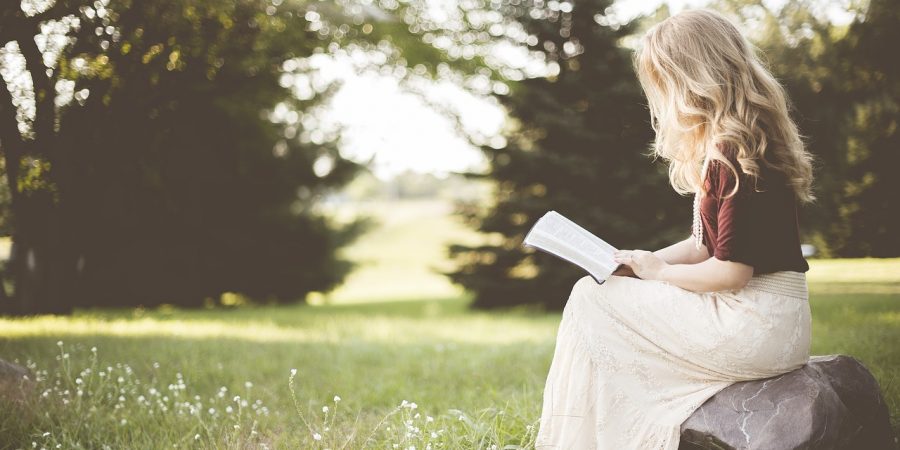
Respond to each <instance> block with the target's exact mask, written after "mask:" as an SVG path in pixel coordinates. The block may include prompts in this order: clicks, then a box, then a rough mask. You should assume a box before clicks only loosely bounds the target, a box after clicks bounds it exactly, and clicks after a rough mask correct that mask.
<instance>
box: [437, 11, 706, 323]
mask: <svg viewBox="0 0 900 450" xmlns="http://www.w3.org/2000/svg"><path fill="white" fill-rule="evenodd" d="M611 3H612V2H610V1H608V0H592V1H579V2H576V3H574V4H572V3H556V2H550V3H547V5H548V6H546V7H545V6H543V5H544V3H543V2H535V3H534V4H532V5H531V7H530V8H523V9H520V11H521V12H522V15H521V16H520V17H517V18H516V20H518V21H519V22H520V23H521V24H522V26H523V27H524V29H525V30H526V31H527V32H528V33H529V34H531V35H534V36H536V37H537V39H536V40H534V39H532V42H530V43H529V44H533V45H529V47H530V49H531V50H534V51H541V52H543V53H544V54H545V55H546V57H547V60H548V61H550V62H551V64H554V63H555V64H558V67H559V70H558V73H557V74H555V75H552V76H547V77H541V78H530V79H525V80H523V81H520V82H517V83H513V85H512V87H511V91H510V93H509V95H506V96H502V97H500V100H501V102H502V103H503V105H504V106H505V107H506V108H507V110H508V113H509V116H510V118H511V123H510V125H511V126H510V127H509V130H508V131H506V132H505V138H506V140H507V145H506V146H505V147H503V148H500V149H495V148H492V147H490V146H484V147H483V150H484V152H485V153H486V155H487V157H488V159H489V161H490V169H489V171H488V173H486V174H484V175H483V177H486V178H489V179H491V180H493V181H494V182H495V183H496V191H495V194H494V195H495V198H494V199H493V200H494V201H493V204H492V205H490V206H484V205H481V206H480V205H475V204H459V205H458V210H459V212H460V214H461V215H462V216H463V217H464V218H465V220H467V222H468V223H470V224H471V225H472V226H474V227H476V228H477V229H478V230H479V231H481V232H483V233H486V234H487V235H488V236H489V237H490V239H489V240H488V242H487V243H486V244H484V245H480V246H466V245H458V244H457V245H451V246H450V247H449V249H448V250H449V253H450V255H451V256H452V257H454V258H455V260H456V261H457V263H458V264H459V269H458V270H456V271H455V272H452V273H447V274H446V275H448V276H449V277H450V278H451V280H453V281H454V282H456V283H459V284H461V285H463V286H464V287H466V288H467V289H469V290H470V291H472V292H474V294H475V299H474V302H473V304H472V306H473V307H475V308H491V307H499V306H510V305H514V304H542V305H544V307H545V308H547V309H560V308H561V307H562V306H564V304H565V302H566V299H567V297H568V293H569V291H570V290H571V286H572V284H573V283H574V282H575V281H576V280H577V279H578V278H579V277H581V276H584V275H585V273H584V271H583V270H582V269H580V268H578V267H576V266H574V265H572V264H569V263H566V262H565V261H562V260H559V259H557V258H555V257H553V256H551V255H548V254H544V253H538V252H535V251H534V250H531V249H525V248H523V247H522V245H521V243H522V239H523V238H524V236H525V234H526V233H527V231H528V230H529V229H530V227H531V226H532V224H533V223H534V222H535V221H536V220H537V219H538V218H539V217H540V216H542V215H543V214H544V213H546V212H547V211H548V210H556V211H558V212H560V213H561V214H563V215H565V216H567V217H569V218H570V219H572V220H573V221H575V222H577V223H579V224H580V225H582V226H583V227H585V228H587V229H588V230H591V231H592V232H594V233H595V234H597V235H598V236H600V237H602V238H603V239H604V240H606V241H607V242H609V243H610V244H612V245H614V246H616V247H617V248H623V249H628V248H642V249H648V250H655V249H656V248H660V247H663V246H665V245H668V244H670V243H672V242H674V241H675V240H678V239H683V238H685V237H687V236H688V234H689V233H690V218H689V217H690V201H689V200H688V199H686V198H681V197H679V196H678V195H677V194H675V192H674V191H673V190H672V189H671V188H670V187H669V186H668V181H667V177H666V168H665V165H664V163H663V162H662V161H656V162H654V161H653V160H652V158H650V157H649V155H650V150H649V148H650V147H649V144H650V141H651V140H652V137H653V131H652V129H651V127H650V123H649V112H648V110H647V107H646V100H645V98H644V96H643V93H642V91H641V89H640V85H639V84H638V81H637V77H636V76H635V74H634V70H633V66H632V59H631V57H632V56H631V50H630V49H628V48H625V47H623V46H622V45H621V40H622V39H623V38H625V37H627V36H629V35H631V34H633V33H634V30H635V27H636V26H637V24H636V23H634V22H632V23H630V24H625V25H621V24H616V23H614V22H613V21H611V20H610V17H608V16H605V15H604V11H605V10H606V9H607V8H608V7H609V6H610V4H611ZM611 22H613V23H611ZM469 176H470V177H478V175H475V174H469Z"/></svg>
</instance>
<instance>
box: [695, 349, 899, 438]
mask: <svg viewBox="0 0 900 450" xmlns="http://www.w3.org/2000/svg"><path fill="white" fill-rule="evenodd" d="M893 448H895V444H894V438H893V436H892V431H891V424H890V415H889V413H888V408H887V405H886V404H885V402H884V398H883V397H882V395H881V389H880V388H879V386H878V382H877V381H875V378H874V377H873V376H872V374H871V373H870V372H869V371H868V369H866V367H865V366H863V365H862V363H860V362H859V361H858V360H856V359H855V358H853V357H850V356H845V355H826V356H813V357H812V358H810V361H809V363H807V364H806V365H805V366H803V367H801V368H799V369H797V370H794V371H792V372H788V373H786V374H782V375H779V376H777V377H772V378H766V379H763V380H753V381H744V382H740V383H735V384H733V385H731V386H729V387H727V388H725V389H723V390H722V391H720V392H719V393H718V394H716V395H714V396H713V397H711V398H710V399H709V400H707V401H706V402H705V403H704V404H703V405H702V406H701V407H700V408H698V409H697V410H696V411H695V412H694V414H693V415H691V417H689V418H688V419H687V420H686V421H684V423H683V424H682V425H681V445H680V446H679V450H700V449H716V450H732V449H734V450H736V449H742V450H743V449H748V450H749V449H766V450H780V449H836V450H837V449H847V450H851V449H852V450H856V449H870V450H879V449H893Z"/></svg>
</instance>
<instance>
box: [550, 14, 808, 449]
mask: <svg viewBox="0 0 900 450" xmlns="http://www.w3.org/2000/svg"><path fill="white" fill-rule="evenodd" d="M634 60H635V67H636V71H637V73H638V77H639V79H640V83H641V85H642V87H643V89H644V92H645V94H646V95H647V100H648V104H649V109H650V118H651V124H652V126H653V129H654V130H655V131H656V139H655V141H654V143H653V148H654V152H655V154H656V155H658V156H661V157H663V158H664V159H665V160H666V161H668V163H669V175H670V182H671V184H672V186H673V188H674V189H675V190H676V191H677V192H679V193H682V194H687V193H694V196H695V202H694V212H695V216H694V224H693V227H692V232H691V236H690V237H689V238H687V239H685V240H683V241H681V242H678V243H675V244H673V245H670V246H669V247H666V248H663V249H661V250H657V251H655V252H649V251H643V250H622V251H619V252H618V253H617V254H616V259H617V261H618V262H619V263H621V264H622V266H621V268H620V270H618V271H617V272H616V273H615V274H614V275H613V276H611V277H610V278H609V279H608V280H607V281H606V282H605V283H603V284H598V283H597V282H596V281H594V279H593V278H591V277H590V276H585V277H583V278H581V279H580V280H578V282H577V283H575V285H574V287H573V289H572V292H571V295H570V297H569V299H568V303H567V304H566V307H565V309H564V311H563V316H562V321H561V322H560V326H559V330H558V335H557V342H556V349H555V352H554V356H553V361H552V363H551V365H550V370H549V374H548V376H547V381H546V385H545V388H544V394H543V410H542V414H541V419H540V428H539V431H538V434H537V438H536V448H537V449H548V448H554V449H595V448H599V449H626V450H627V449H672V450H675V449H677V448H678V444H679V438H680V427H681V424H682V423H683V422H684V421H685V420H686V419H687V418H688V417H689V416H690V415H691V414H692V413H693V412H694V411H695V410H696V409H697V408H699V407H700V405H702V404H703V402H705V401H706V400H707V399H709V398H710V397H711V396H713V395H714V394H716V393H717V392H719V391H720V390H722V389H724V388H725V387H727V386H729V385H731V384H733V383H735V382H738V381H743V380H753V379H760V378H768V377H772V376H776V375H779V374H782V373H785V372H789V371H791V370H794V369H797V368H799V367H801V366H803V365H804V364H805V363H806V362H807V361H808V359H809V346H810V334H811V333H810V331H811V330H810V328H811V322H810V310H809V303H808V294H807V284H806V274H805V272H806V271H807V270H809V266H808V265H807V262H806V260H805V259H804V258H803V255H802V254H801V250H800V239H799V229H798V222H797V204H798V203H799V202H809V201H812V200H813V196H812V194H811V190H810V185H811V182H812V169H811V158H810V155H809V153H807V151H806V150H805V149H804V145H803V143H802V141H801V139H800V137H799V135H798V131H797V127H796V126H795V124H794V123H793V122H792V121H791V119H790V117H789V115H788V109H787V105H786V98H785V94H784V91H783V88H782V87H781V86H780V85H779V84H778V82H777V81H776V80H775V79H774V78H773V77H772V75H771V74H770V73H769V72H768V71H767V70H766V69H765V68H764V67H763V66H762V65H761V64H760V62H759V60H758V59H757V56H756V55H755V53H754V49H753V47H752V46H751V45H750V44H749V43H748V42H747V40H746V39H745V38H744V37H743V36H742V35H741V34H740V32H739V31H738V30H737V28H736V27H735V26H734V25H733V24H732V23H731V22H730V21H728V20H727V19H726V18H725V17H723V16H722V15H720V14H718V13H715V12H712V11H707V10H689V11H685V12H682V13H679V14H677V15H675V16H673V17H670V18H669V19H667V20H665V21H663V22H661V23H659V24H657V25H656V26H654V27H653V28H651V29H650V30H649V31H648V32H647V33H646V35H645V36H644V37H643V39H642V40H641V45H640V46H639V49H638V50H637V51H636V53H635V59H634Z"/></svg>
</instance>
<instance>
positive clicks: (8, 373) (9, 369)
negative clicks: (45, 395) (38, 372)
mask: <svg viewBox="0 0 900 450" xmlns="http://www.w3.org/2000/svg"><path fill="white" fill-rule="evenodd" d="M33 388H34V377H33V376H32V375H31V372H29V371H28V369H26V368H24V367H22V366H20V365H18V364H13V363H11V362H7V361H4V360H3V359H0V398H4V399H7V400H12V401H14V402H20V401H22V400H23V399H24V397H25V392H27V391H28V390H31V389H33Z"/></svg>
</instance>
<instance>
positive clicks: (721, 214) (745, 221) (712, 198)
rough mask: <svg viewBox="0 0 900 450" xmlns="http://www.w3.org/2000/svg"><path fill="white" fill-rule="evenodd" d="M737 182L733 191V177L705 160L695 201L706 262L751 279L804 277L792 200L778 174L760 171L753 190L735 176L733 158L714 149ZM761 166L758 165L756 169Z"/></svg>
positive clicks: (724, 150) (747, 180)
mask: <svg viewBox="0 0 900 450" xmlns="http://www.w3.org/2000/svg"><path fill="white" fill-rule="evenodd" d="M720 150H722V154H723V155H724V156H725V157H726V158H728V160H729V161H730V162H731V164H732V165H734V168H735V169H736V170H737V171H738V172H739V174H740V177H741V182H740V185H739V186H738V191H737V192H736V193H735V194H734V195H733V196H731V197H728V198H725V197H726V196H728V194H729V193H731V191H732V190H733V189H734V184H735V178H734V174H733V173H732V172H731V170H730V169H729V168H728V166H726V165H725V164H723V163H721V162H720V161H717V160H710V162H709V166H708V167H707V174H706V179H705V180H704V186H705V188H706V192H707V194H706V195H703V196H702V197H701V200H700V218H701V220H700V221H701V223H702V224H703V244H704V245H706V249H707V251H708V253H709V255H710V256H714V257H716V258H717V259H720V260H725V261H736V262H742V263H744V264H748V265H751V266H753V269H754V270H753V272H754V274H763V273H770V272H778V271H782V270H789V271H795V272H806V271H808V270H809V264H808V263H807V262H806V259H804V258H803V253H802V252H801V250H800V226H799V220H798V218H797V199H796V196H795V194H794V191H793V189H792V188H791V187H790V186H788V185H787V184H786V183H785V181H784V177H783V176H780V174H773V173H770V172H766V168H765V167H760V170H761V171H763V173H762V175H763V178H760V180H759V183H758V185H757V186H756V189H759V190H760V191H761V192H759V191H756V190H755V189H754V183H753V181H752V180H751V179H750V178H749V177H748V175H747V174H745V173H744V172H743V171H741V166H740V164H738V162H737V159H736V152H735V151H733V150H732V151H730V150H728V149H727V147H720ZM760 166H762V164H760Z"/></svg>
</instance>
